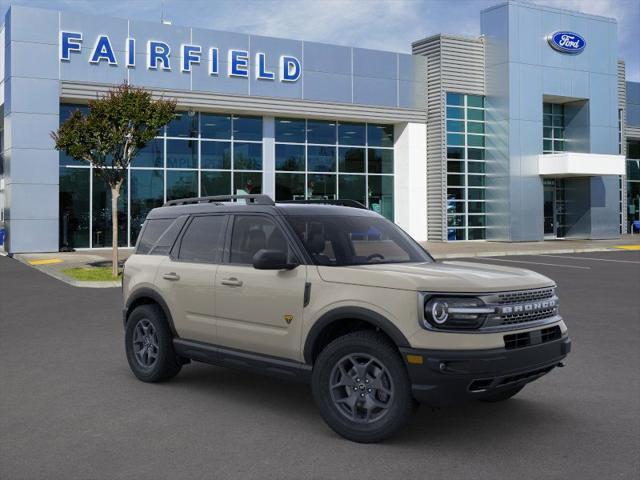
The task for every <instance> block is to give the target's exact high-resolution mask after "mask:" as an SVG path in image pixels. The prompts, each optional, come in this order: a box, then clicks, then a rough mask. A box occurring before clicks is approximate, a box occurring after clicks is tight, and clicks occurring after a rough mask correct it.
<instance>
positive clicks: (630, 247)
mask: <svg viewBox="0 0 640 480" xmlns="http://www.w3.org/2000/svg"><path fill="white" fill-rule="evenodd" d="M613 248H617V249H618V250H640V245H616V246H614V247H613Z"/></svg>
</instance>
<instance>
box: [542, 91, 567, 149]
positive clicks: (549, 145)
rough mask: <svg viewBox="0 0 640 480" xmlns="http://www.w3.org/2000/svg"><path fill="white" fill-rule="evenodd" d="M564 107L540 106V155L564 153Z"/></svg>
mask: <svg viewBox="0 0 640 480" xmlns="http://www.w3.org/2000/svg"><path fill="white" fill-rule="evenodd" d="M564 140H565V138H564V105H561V104H557V103H546V102H545V103H543V104H542V153H559V152H564V150H565V148H564Z"/></svg>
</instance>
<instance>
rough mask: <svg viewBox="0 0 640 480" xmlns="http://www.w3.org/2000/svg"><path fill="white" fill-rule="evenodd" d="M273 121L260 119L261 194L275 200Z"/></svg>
mask: <svg viewBox="0 0 640 480" xmlns="http://www.w3.org/2000/svg"><path fill="white" fill-rule="evenodd" d="M275 125H276V123H275V119H274V118H273V117H262V172H263V173H262V193H264V194H265V195H269V196H270V197H271V198H272V199H273V200H275V199H276V174H275V170H276V146H275V137H276V135H275V133H276V128H275Z"/></svg>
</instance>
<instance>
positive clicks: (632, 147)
mask: <svg viewBox="0 0 640 480" xmlns="http://www.w3.org/2000/svg"><path fill="white" fill-rule="evenodd" d="M627 222H628V232H629V233H631V232H633V231H634V222H636V225H638V227H636V228H635V232H638V231H640V223H637V222H640V140H629V141H627Z"/></svg>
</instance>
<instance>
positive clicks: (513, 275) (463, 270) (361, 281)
mask: <svg viewBox="0 0 640 480" xmlns="http://www.w3.org/2000/svg"><path fill="white" fill-rule="evenodd" d="M318 272H319V274H320V276H321V277H322V279H323V280H325V281H327V282H335V283H344V284H350V285H364V286H369V287H381V288H394V289H398V290H415V291H430V292H453V293H489V292H500V291H510V290H525V289H529V288H542V287H548V286H551V285H554V282H553V280H551V279H549V278H547V277H545V276H544V275H540V274H539V273H536V272H532V271H531V270H525V269H521V268H512V267H503V266H501V265H490V264H483V263H475V262H455V261H451V262H433V263H392V264H378V265H358V266H353V267H325V266H319V267H318Z"/></svg>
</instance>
